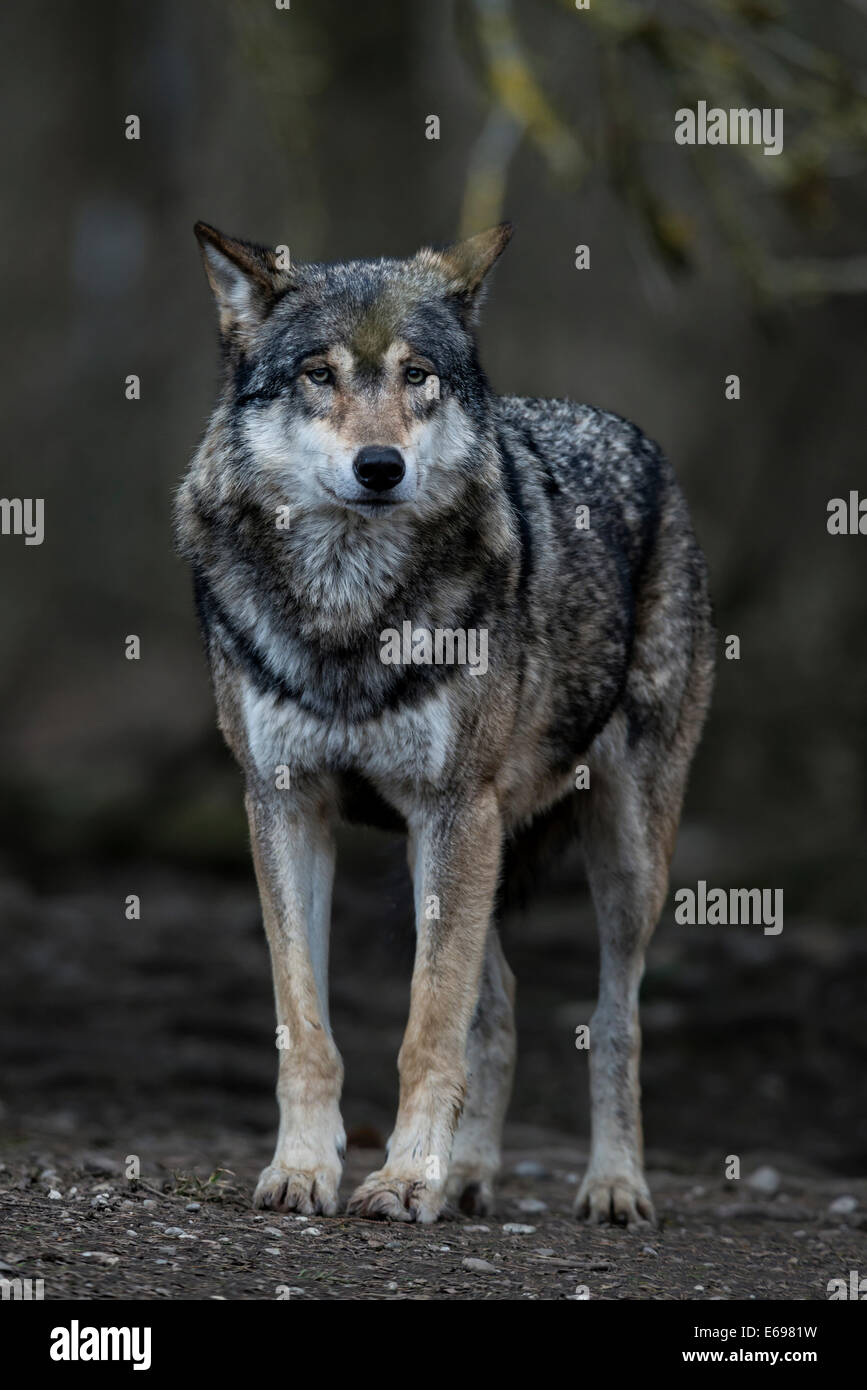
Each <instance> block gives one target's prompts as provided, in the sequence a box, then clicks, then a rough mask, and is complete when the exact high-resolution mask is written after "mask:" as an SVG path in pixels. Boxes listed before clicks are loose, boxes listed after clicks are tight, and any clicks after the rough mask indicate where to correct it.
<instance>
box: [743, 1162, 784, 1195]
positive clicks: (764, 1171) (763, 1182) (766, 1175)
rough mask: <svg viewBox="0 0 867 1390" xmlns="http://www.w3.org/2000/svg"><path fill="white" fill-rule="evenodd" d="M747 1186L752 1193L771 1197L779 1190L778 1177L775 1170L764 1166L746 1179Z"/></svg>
mask: <svg viewBox="0 0 867 1390" xmlns="http://www.w3.org/2000/svg"><path fill="white" fill-rule="evenodd" d="M747 1186H748V1187H751V1188H752V1189H753V1191H754V1192H761V1193H762V1194H763V1195H764V1196H765V1197H773V1196H775V1195H776V1193H777V1192H779V1190H780V1175H779V1173H778V1172H777V1170H776V1168H771V1167H769V1166H768V1164H764V1165H763V1166H762V1167H761V1168H757V1169H756V1171H755V1172H754V1173H753V1174H752V1176H751V1177H749V1178H747Z"/></svg>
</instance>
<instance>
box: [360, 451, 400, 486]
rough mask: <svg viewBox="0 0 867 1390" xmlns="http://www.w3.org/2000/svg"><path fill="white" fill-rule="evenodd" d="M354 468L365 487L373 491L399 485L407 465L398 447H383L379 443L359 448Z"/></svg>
mask: <svg viewBox="0 0 867 1390" xmlns="http://www.w3.org/2000/svg"><path fill="white" fill-rule="evenodd" d="M352 470H353V472H354V474H355V476H356V478H357V479H358V481H359V482H360V483H361V485H362V486H363V487H367V488H370V491H371V492H388V489H389V488H390V487H397V485H398V483H399V482H400V480H401V478H402V477H403V475H404V473H405V472H406V467H405V465H404V462H403V458H402V456H401V454H400V452H399V451H398V450H397V449H383V448H380V446H379V445H378V444H372V445H369V446H368V447H367V448H366V449H359V451H358V453H357V454H356V455H355V462H354V463H353V465H352Z"/></svg>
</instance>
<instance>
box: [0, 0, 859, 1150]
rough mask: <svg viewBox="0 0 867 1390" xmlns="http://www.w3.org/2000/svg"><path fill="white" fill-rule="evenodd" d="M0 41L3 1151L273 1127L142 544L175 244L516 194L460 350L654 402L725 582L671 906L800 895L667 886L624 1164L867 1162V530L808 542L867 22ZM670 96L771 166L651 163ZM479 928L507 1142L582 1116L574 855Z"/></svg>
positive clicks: (226, 783)
mask: <svg viewBox="0 0 867 1390" xmlns="http://www.w3.org/2000/svg"><path fill="white" fill-rule="evenodd" d="M0 53H2V55H3V57H2V68H3V79H4V80H3V83H2V103H3V115H2V121H3V130H4V135H5V139H4V141H3V166H4V167H3V188H4V192H5V198H4V208H3V223H4V226H3V232H4V236H3V241H4V249H5V253H6V254H5V255H4V257H3V264H2V268H0V278H2V289H3V305H4V314H3V328H4V332H3V352H4V362H3V372H2V391H3V397H4V399H3V420H4V429H5V451H4V465H3V485H2V491H3V494H4V495H5V496H8V497H43V498H44V499H45V507H46V535H45V541H44V544H43V545H41V546H25V545H24V542H23V539H22V538H21V537H14V536H4V537H3V538H2V539H0V567H2V576H0V603H2V625H0V643H2V646H0V712H2V722H0V727H2V739H3V745H2V756H0V803H2V812H0V815H2V822H0V826H2V858H0V871H2V882H0V902H2V904H3V926H4V939H5V944H4V945H3V955H4V961H5V965H6V967H7V968H6V970H5V972H4V980H5V983H3V984H2V985H0V991H2V993H0V1006H2V1017H3V1020H4V1022H5V1027H4V1034H5V1041H4V1052H5V1055H6V1059H7V1062H6V1065H5V1066H4V1077H5V1079H4V1081H3V1083H2V1086H0V1100H2V1102H3V1103H5V1111H6V1121H7V1125H9V1124H11V1127H12V1132H17V1133H22V1132H26V1131H27V1129H28V1126H32V1125H37V1124H56V1126H58V1127H59V1128H61V1129H62V1128H63V1127H64V1126H65V1127H66V1128H67V1129H69V1128H72V1129H75V1128H76V1127H79V1128H80V1129H81V1130H82V1132H84V1131H86V1132H87V1133H88V1134H89V1135H91V1137H93V1138H94V1140H95V1142H102V1143H105V1144H109V1145H110V1144H113V1143H115V1142H119V1141H117V1139H116V1135H117V1125H118V1124H119V1123H126V1124H141V1123H143V1120H142V1116H143V1115H144V1114H146V1115H147V1117H148V1118H147V1124H149V1125H152V1126H153V1127H155V1128H156V1129H159V1128H160V1127H161V1126H168V1127H171V1126H183V1125H185V1124H186V1125H192V1124H196V1125H200V1126H203V1127H204V1128H205V1129H208V1127H209V1126H213V1125H215V1124H217V1123H218V1122H219V1123H225V1124H226V1125H228V1126H229V1127H230V1128H231V1126H232V1125H233V1124H235V1125H238V1126H242V1125H243V1126H249V1127H252V1128H253V1129H254V1130H256V1131H257V1132H258V1131H259V1130H262V1131H264V1130H266V1129H268V1128H270V1126H271V1125H272V1123H273V1119H274V1114H273V1110H272V1101H271V1098H270V1096H271V1086H272V1080H273V1074H272V1067H273V1058H272V1057H270V1056H269V1052H268V1049H269V1047H270V1046H271V1045H272V1043H273V1021H272V1019H271V998H270V984H269V980H268V970H267V960H266V952H265V947H264V941H263V940H261V939H260V927H259V925H258V909H257V905H256V899H255V892H254V889H253V883H252V872H251V869H250V867H249V863H248V847H247V842H246V829H245V825H244V821H243V816H242V808H241V789H240V783H239V778H238V775H237V773H236V771H235V769H234V766H233V764H232V762H231V760H230V758H229V755H228V753H227V752H226V751H225V750H224V749H223V747H222V745H221V743H220V741H219V738H218V736H217V734H216V732H215V729H214V717H213V710H212V702H211V695H210V690H209V686H208V680H207V672H206V668H205V663H204V660H203V657H202V654H201V650H200V646H199V640H198V636H197V632H196V628H195V623H194V616H193V607H192V600H191V595H190V590H189V584H188V578H187V575H186V573H185V572H184V569H183V567H182V566H181V564H180V563H179V561H178V560H177V559H176V558H175V556H174V554H173V550H172V539H171V525H170V513H171V505H172V495H173V492H174V489H175V488H176V486H177V484H178V482H179V480H180V478H181V476H182V473H183V471H184V469H185V466H186V462H187V460H188V458H189V456H190V455H191V453H192V450H193V449H194V447H195V445H196V442H197V439H198V437H199V435H200V433H201V431H202V428H203V425H204V422H205V419H206V416H207V413H208V411H209V409H210V406H211V404H212V401H213V397H214V391H215V384H216V375H217V347H216V337H215V323H214V315H213V311H212V306H211V303H210V298H209V295H208V291H207V287H206V284H205V280H204V276H203V273H202V270H201V266H200V264H199V256H198V251H197V248H196V245H195V241H194V238H193V234H192V225H193V223H194V221H195V220H196V219H197V218H204V219H206V220H207V221H209V222H211V223H213V224H215V225H217V226H218V227H220V228H222V229H223V230H225V231H228V232H230V233H234V234H236V235H240V236H243V237H248V238H252V239H255V240H260V241H262V242H265V243H268V244H271V245H274V244H278V243H286V244H288V245H289V246H290V248H291V253H292V256H293V258H295V259H297V260H304V259H318V260H321V259H331V258H341V257H357V256H367V255H379V254H389V255H391V254H403V253H408V252H411V251H413V250H414V249H415V248H417V247H418V246H419V245H421V244H424V243H429V242H444V241H447V240H449V239H451V238H453V237H454V236H455V235H457V234H458V233H460V232H472V231H475V230H478V229H479V228H481V227H483V226H486V225H489V224H490V223H492V222H494V221H496V220H498V219H500V218H501V217H504V216H506V217H509V218H510V219H511V220H513V222H514V223H515V227H516V232H515V237H514V240H513V242H512V245H511V247H510V248H509V251H508V253H507V254H506V256H505V257H504V259H503V261H502V262H501V264H500V266H499V267H498V269H497V271H496V273H495V275H494V277H493V284H492V292H491V294H490V298H489V302H488V305H487V307H486V310H485V314H484V319H483V324H482V328H481V340H482V350H483V359H484V361H485V363H486V365H487V368H488V371H489V375H490V377H491V380H492V382H493V384H494V386H495V389H498V390H500V391H501V392H503V393H509V392H514V393H518V394H528V395H551V396H557V395H560V396H572V397H574V398H577V399H579V400H585V401H589V402H592V403H593V404H596V405H599V406H603V407H606V408H608V409H612V410H615V411H617V412H618V413H620V414H623V415H626V416H628V417H630V418H632V419H634V420H636V421H637V422H638V423H639V424H640V425H641V426H642V428H643V429H644V430H645V431H646V432H647V433H649V434H650V435H651V436H653V437H655V438H656V439H658V440H659V441H660V442H661V444H662V445H663V447H664V448H665V450H666V451H667V452H668V454H669V455H670V457H671V458H672V460H673V461H674V464H675V467H676V469H677V471H678V473H679V476H680V478H681V480H682V482H683V485H684V488H685V491H686V493H687V496H688V498H689V499H690V503H691V506H692V510H693V515H694V519H695V524H696V528H697V530H698V533H699V536H700V538H701V540H702V542H703V544H704V546H705V549H706V551H707V555H708V558H709V562H710V569H711V575H712V586H713V593H714V599H715V604H716V611H717V620H718V626H719V629H720V633H721V641H720V658H721V659H720V665H719V676H718V684H717V691H716V698H715V702H714V707H713V711H712V715H711V719H710V722H709V726H708V729H707V734H706V737H705V741H704V744H703V746H702V749H701V751H700V754H699V757H698V759H697V763H696V766H695V772H694V776H693V779H692V784H691V790H690V794H689V798H688V803H687V810H686V815H685V819H684V825H683V832H682V836H681V842H680V847H679V850H678V856H677V859H676V861H675V869H674V884H675V886H677V885H678V884H690V883H691V884H693V885H694V884H695V881H696V879H697V878H705V879H707V880H708V882H709V883H711V884H713V885H721V886H729V885H732V886H744V887H752V886H756V887H774V888H776V887H781V888H783V889H784V893H785V913H786V916H785V928H784V931H783V933H782V934H781V935H780V936H778V937H773V938H771V937H764V936H763V935H761V932H760V931H759V930H758V929H756V928H749V927H732V928H711V927H709V928H683V927H676V926H675V925H674V922H673V911H672V907H671V901H670V902H669V906H668V908H667V909H666V913H665V915H664V918H663V922H662V924H661V926H660V929H659V932H658V934H657V937H656V941H655V945H654V947H653V948H652V951H651V954H650V959H649V969H648V977H647V985H646V991H645V998H646V1001H647V1028H646V1036H647V1043H646V1065H645V1072H644V1075H645V1090H646V1110H647V1130H648V1142H649V1144H650V1146H651V1149H653V1147H654V1146H657V1147H658V1148H661V1149H665V1150H678V1151H682V1152H683V1153H685V1154H687V1155H692V1156H693V1157H694V1158H698V1157H701V1156H705V1157H707V1158H708V1161H709V1162H713V1163H716V1162H717V1155H718V1154H719V1152H720V1151H721V1152H722V1153H729V1152H740V1151H741V1149H740V1148H739V1146H741V1147H745V1148H746V1147H752V1148H753V1149H755V1150H759V1149H761V1150H766V1151H768V1152H775V1153H779V1154H782V1155H783V1157H784V1158H785V1156H786V1155H789V1156H790V1157H791V1159H792V1161H795V1160H796V1159H797V1161H799V1162H805V1163H806V1162H811V1163H818V1164H824V1165H830V1166H832V1167H835V1168H837V1169H840V1170H843V1171H854V1170H856V1169H862V1168H863V1165H864V1162H865V1159H867V1113H865V1107H864V1105H863V1091H864V1085H863V1077H864V1072H865V1062H867V1043H865V1039H864V1033H863V1027H862V1019H863V980H864V965H865V954H867V950H865V938H864V934H863V930H862V924H863V918H864V906H863V904H864V892H863V888H864V877H865V872H867V870H865V856H864V852H863V843H864V828H865V825H864V823H865V765H864V753H865V725H864V717H863V711H864V705H865V694H867V664H865V661H864V657H863V635H864V617H865V561H864V546H865V545H867V541H865V540H864V539H863V538H862V537H854V536H853V537H846V536H842V537H839V536H835V537H832V536H829V535H828V533H827V530H826V519H827V512H826V508H827V503H828V500H829V499H830V498H832V497H834V496H838V495H842V496H846V495H848V492H849V490H850V489H853V488H858V487H859V486H861V487H862V488H864V489H865V491H867V470H865V468H864V439H863V436H864V422H865V410H864V394H865V388H864V383H865V377H867V334H865V309H864V305H865V301H864V293H865V291H867V252H865V248H864V230H865V204H867V184H865V179H864V168H865V158H867V77H865V73H864V57H865V54H867V9H865V7H864V6H863V4H861V3H860V0H828V3H826V4H824V5H822V6H816V5H813V4H810V3H809V0H802V3H791V4H783V3H781V0H689V3H687V0H683V2H682V3H678V0H671V3H665V4H662V3H660V4H652V3H641V2H640V0H633V2H632V3H627V0H617V3H610V0H592V7H591V9H590V10H589V11H577V10H576V9H575V6H574V5H573V4H571V3H567V2H566V0H512V3H508V0H474V2H473V0H457V2H456V3H440V4H437V5H431V4H429V3H423V2H422V0H413V2H412V3H398V0H386V2H385V3H375V4H367V5H364V6H359V5H353V4H349V3H348V2H346V0H342V2H340V3H338V0H316V3H315V4H314V3H313V0H292V5H291V9H290V10H288V11H280V10H277V9H276V8H275V6H274V5H273V4H270V3H269V0H234V2H233V0H200V2H199V3H192V2H191V3H183V4H181V3H168V2H167V0H151V3H149V4H148V5H146V6H142V5H140V4H135V3H132V0H91V2H90V3H89V4H88V6H87V7H86V9H85V10H82V9H81V8H80V7H77V6H73V5H69V4H65V3H60V0H43V2H42V3H38V4H32V5H25V4H23V3H21V0H18V2H17V3H12V4H10V5H7V6H6V7H4V10H3V13H2V17H0ZM699 99H702V100H706V101H708V103H709V105H714V104H716V105H720V106H723V107H726V108H728V107H731V106H759V107H766V106H767V107H783V108H784V111H785V127H784V129H785V148H784V152H783V153H782V154H781V155H780V156H779V157H776V158H774V157H767V156H764V155H763V154H762V151H761V150H760V149H753V148H734V147H733V148H710V147H705V148H699V147H696V148H686V147H680V146H678V145H676V144H675V142H674V138H673V135H674V112H675V110H676V109H677V108H679V107H681V106H684V105H692V106H694V105H695V103H696V102H697V101H698V100H699ZM130 114H135V115H137V116H139V117H140V121H141V138H140V140H138V141H130V140H127V139H126V138H125V136H124V127H125V119H126V117H127V116H128V115H130ZM431 115H436V116H438V118H439V122H440V138H439V139H438V140H430V139H427V138H426V134H425V132H426V126H427V121H428V117H429V116H431ZM580 244H586V245H588V246H589V247H590V258H591V259H590V269H589V270H581V271H579V270H577V269H576V268H575V265H574V262H575V248H576V246H578V245H580ZM131 373H135V374H137V375H139V376H140V378H141V399H140V400H139V401H128V400H126V399H125V378H126V377H127V376H128V375H129V374H131ZM731 373H736V374H738V375H739V377H740V382H741V398H740V400H738V401H730V400H727V399H726V398H725V394H724V383H725V378H726V377H727V376H728V375H729V374H731ZM128 634H137V635H138V636H139V637H140V638H141V653H142V654H141V659H140V660H139V661H127V660H126V659H125V639H126V637H127V635H128ZM727 634H737V635H738V636H739V637H740V640H741V659H740V660H739V661H727V660H725V659H723V656H722V653H723V644H722V637H724V636H725V635H727ZM342 848H343V855H342V859H341V863H340V866H339V869H338V875H339V885H340V886H339V892H338V897H337V903H336V908H335V931H334V936H335V945H334V951H335V966H334V991H335V1006H334V1007H335V1027H336V1033H337V1037H338V1041H339V1042H340V1044H341V1046H342V1048H343V1051H344V1054H345V1056H346V1061H347V1103H346V1109H347V1115H348V1117H349V1120H350V1123H354V1124H356V1125H359V1126H365V1125H366V1126H370V1127H372V1128H373V1130H374V1131H375V1132H379V1131H382V1132H384V1133H387V1132H388V1127H389V1111H390V1109H391V1107H392V1105H393V1101H394V1095H395V1089H396V1083H395V1057H396V1052H397V1047H398V1045H399V1039H400V1032H401V1027H402V1021H403V1017H404V1014H405V1008H406V986H407V981H408V973H409V968H410V963H411V951H412V941H411V928H410V926H409V910H408V897H407V888H406V882H405V877H404V874H403V870H402V867H401V866H402V851H401V848H400V846H399V845H397V844H396V843H394V842H392V841H391V840H389V839H388V838H387V837H384V836H382V837H381V836H375V835H369V836H368V835H364V834H358V835H347V836H346V837H344V843H343V846H342ZM130 893H138V894H140V895H141V899H142V917H141V920H140V921H138V922H130V921H127V920H126V919H125V917H124V911H123V904H124V899H125V897H126V896H127V894H130ZM507 949H508V953H509V955H510V958H511V959H512V962H513V965H515V967H516V969H517V971H518V974H519V986H520V997H521V1029H522V1033H521V1044H522V1049H523V1051H522V1060H521V1063H520V1068H519V1074H518V1084H517V1092H516V1100H515V1106H514V1110H513V1117H514V1122H515V1123H516V1124H525V1125H529V1126H537V1127H549V1128H551V1129H554V1130H561V1129H562V1130H566V1129H568V1130H569V1131H571V1132H573V1133H579V1134H582V1133H583V1134H586V1128H587V1105H586V1085H585V1077H584V1071H585V1060H584V1058H583V1057H582V1056H581V1055H580V1054H577V1053H576V1052H575V1050H574V1047H573V1035H574V1028H575V1025H576V1024H578V1023H580V1022H582V1021H586V1017H587V1016H588V1014H589V1012H590V1009H591V1008H592V997H593V992H594V989H595V940H594V934H593V925H592V916H591V914H590V911H589V906H588V903H587V899H586V893H585V891H584V889H583V887H582V876H581V870H580V861H579V859H578V857H577V856H575V857H574V858H572V859H570V860H568V861H567V862H566V863H565V864H564V865H563V866H562V868H561V870H560V871H559V873H558V874H557V875H555V876H553V877H552V878H551V879H550V881H549V882H548V883H547V884H546V885H544V888H543V891H542V893H541V895H540V897H539V899H538V901H537V902H536V903H535V905H534V906H533V907H532V909H531V910H530V911H529V912H528V913H527V914H525V915H524V916H521V917H518V918H515V919H514V920H512V921H510V922H509V924H508V933H507ZM263 1147H264V1140H263Z"/></svg>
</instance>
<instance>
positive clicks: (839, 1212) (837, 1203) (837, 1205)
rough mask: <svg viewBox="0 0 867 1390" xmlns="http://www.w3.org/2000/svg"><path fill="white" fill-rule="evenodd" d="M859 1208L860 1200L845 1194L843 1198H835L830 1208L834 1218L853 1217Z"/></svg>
mask: <svg viewBox="0 0 867 1390" xmlns="http://www.w3.org/2000/svg"><path fill="white" fill-rule="evenodd" d="M857 1208H858V1198H857V1197H851V1196H849V1195H848V1193H847V1194H845V1195H844V1196H842V1197H835V1198H834V1200H833V1202H831V1204H830V1206H829V1207H828V1210H829V1212H830V1213H831V1215H832V1216H851V1215H852V1212H853V1211H856V1210H857Z"/></svg>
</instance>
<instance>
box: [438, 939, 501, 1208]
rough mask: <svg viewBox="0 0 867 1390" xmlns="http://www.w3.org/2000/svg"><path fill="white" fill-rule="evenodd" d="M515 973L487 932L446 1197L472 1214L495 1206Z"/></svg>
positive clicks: (497, 943) (498, 944) (499, 947)
mask: <svg viewBox="0 0 867 1390" xmlns="http://www.w3.org/2000/svg"><path fill="white" fill-rule="evenodd" d="M514 1004H515V977H514V975H513V974H512V972H511V970H510V969H509V966H508V964H507V962H506V957H505V956H504V955H503V948H502V945H501V944H500V938H499V934H498V932H497V929H496V927H494V926H493V925H492V926H491V927H490V928H489V930H488V939H487V944H486V948H485V963H484V966H483V967H482V979H481V984H480V988H479V1002H478V1004H477V1005H476V1012H475V1014H474V1016H473V1021H472V1024H471V1026H470V1034H469V1038H468V1039H467V1095H466V1100H465V1102H464V1109H463V1113H462V1115H461V1119H460V1123H459V1125H458V1129H457V1133H456V1135H455V1139H454V1144H453V1146H452V1157H451V1163H450V1165H449V1180H448V1189H447V1190H448V1196H449V1197H450V1199H451V1200H452V1201H453V1202H455V1203H456V1204H457V1205H458V1206H459V1207H460V1209H461V1211H463V1212H465V1213H466V1214H467V1215H470V1216H484V1215H486V1214H487V1213H488V1212H489V1211H491V1209H492V1206H493V1193H494V1179H495V1177H496V1175H497V1173H498V1171H499V1168H500V1152H501V1144H502V1135H503V1121H504V1119H505V1116H506V1110H507V1108H508V1105H509V1097H510V1095H511V1092H512V1079H513V1076H514V1071H515V1015H514Z"/></svg>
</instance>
